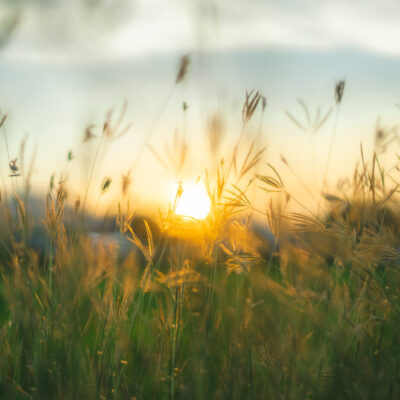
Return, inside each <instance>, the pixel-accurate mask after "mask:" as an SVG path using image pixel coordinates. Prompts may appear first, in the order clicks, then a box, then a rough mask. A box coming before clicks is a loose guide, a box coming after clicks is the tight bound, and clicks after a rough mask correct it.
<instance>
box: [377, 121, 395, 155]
mask: <svg viewBox="0 0 400 400" xmlns="http://www.w3.org/2000/svg"><path fill="white" fill-rule="evenodd" d="M374 139H375V140H374V150H375V152H376V153H377V154H381V153H385V152H386V150H387V149H388V147H389V146H390V145H391V144H392V143H394V142H397V144H400V139H399V135H398V125H393V126H391V127H384V126H382V125H381V120H380V118H378V119H377V121H376V127H375V138H374Z"/></svg>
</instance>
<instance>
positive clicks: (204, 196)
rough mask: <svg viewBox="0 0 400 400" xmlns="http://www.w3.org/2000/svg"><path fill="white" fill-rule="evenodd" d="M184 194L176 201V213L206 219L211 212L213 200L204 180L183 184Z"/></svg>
mask: <svg viewBox="0 0 400 400" xmlns="http://www.w3.org/2000/svg"><path fill="white" fill-rule="evenodd" d="M182 190H183V191H182V194H181V195H180V197H179V198H178V199H177V201H176V207H175V214H177V215H180V216H182V217H188V218H194V219H204V218H206V217H207V215H208V213H209V212H210V207H211V201H210V197H209V196H208V193H207V190H206V188H205V186H204V183H203V182H201V181H200V182H196V183H195V182H187V183H184V184H182Z"/></svg>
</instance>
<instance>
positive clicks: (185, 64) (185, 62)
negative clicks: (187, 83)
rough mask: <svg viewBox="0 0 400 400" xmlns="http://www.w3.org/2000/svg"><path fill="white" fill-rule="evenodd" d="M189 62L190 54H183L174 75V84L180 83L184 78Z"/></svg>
mask: <svg viewBox="0 0 400 400" xmlns="http://www.w3.org/2000/svg"><path fill="white" fill-rule="evenodd" d="M189 64H190V56H189V55H188V54H185V55H183V56H182V58H181V60H180V64H179V70H178V74H177V75H176V79H175V83H176V84H179V83H181V82H182V81H183V80H184V79H185V77H186V75H187V72H188V68H189Z"/></svg>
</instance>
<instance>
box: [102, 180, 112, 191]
mask: <svg viewBox="0 0 400 400" xmlns="http://www.w3.org/2000/svg"><path fill="white" fill-rule="evenodd" d="M111 182H112V181H111V178H110V177H109V176H106V177H105V178H103V181H102V182H101V187H100V189H101V194H104V193H106V192H107V191H108V189H110V186H111Z"/></svg>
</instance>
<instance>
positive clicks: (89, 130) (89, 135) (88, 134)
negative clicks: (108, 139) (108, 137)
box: [83, 124, 97, 143]
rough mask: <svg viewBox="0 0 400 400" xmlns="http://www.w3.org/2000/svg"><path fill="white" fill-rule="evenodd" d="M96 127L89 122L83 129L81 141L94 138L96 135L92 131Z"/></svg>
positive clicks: (84, 141)
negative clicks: (83, 133)
mask: <svg viewBox="0 0 400 400" xmlns="http://www.w3.org/2000/svg"><path fill="white" fill-rule="evenodd" d="M95 128H96V125H94V124H90V125H88V126H87V127H86V129H85V135H84V137H83V143H86V142H89V141H90V140H92V139H94V138H96V137H97V136H96V135H95V134H94V133H93V130H94V129H95Z"/></svg>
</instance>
